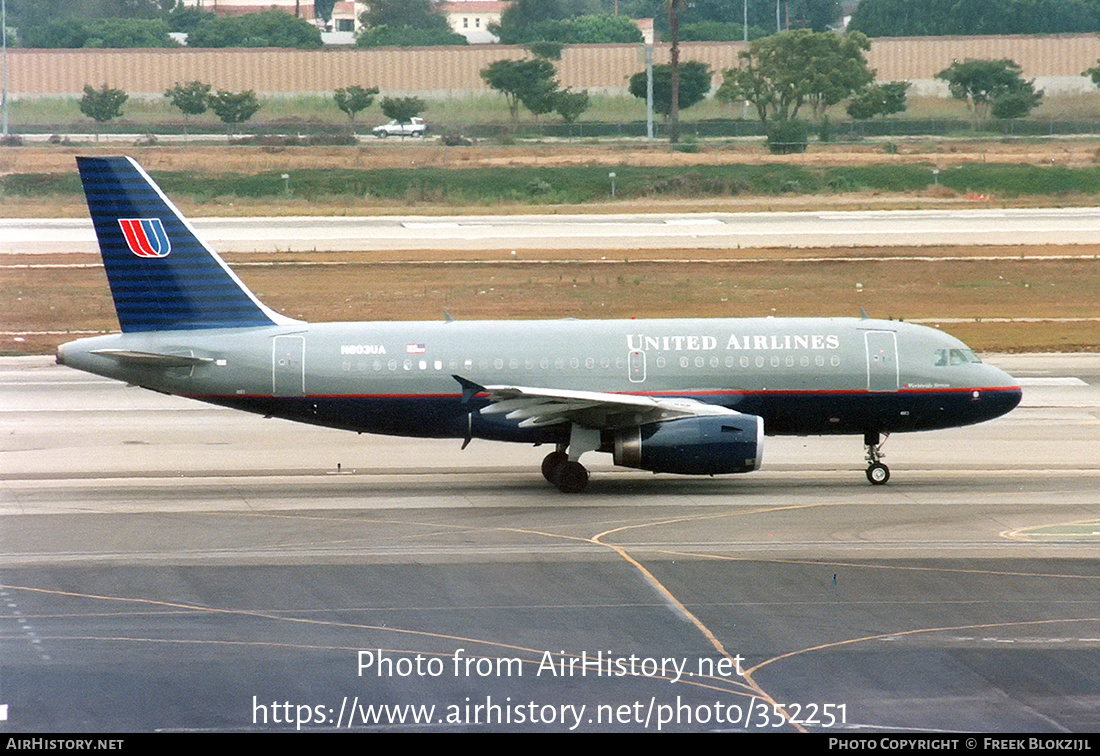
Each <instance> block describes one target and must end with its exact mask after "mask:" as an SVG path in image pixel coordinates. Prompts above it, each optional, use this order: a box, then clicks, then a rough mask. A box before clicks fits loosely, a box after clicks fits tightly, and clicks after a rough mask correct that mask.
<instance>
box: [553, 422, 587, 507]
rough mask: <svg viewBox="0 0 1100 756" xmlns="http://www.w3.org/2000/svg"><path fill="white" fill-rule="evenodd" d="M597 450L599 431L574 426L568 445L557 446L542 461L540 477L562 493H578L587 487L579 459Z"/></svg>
mask: <svg viewBox="0 0 1100 756" xmlns="http://www.w3.org/2000/svg"><path fill="white" fill-rule="evenodd" d="M599 448H600V431H599V430H597V429H595V428H583V427H581V426H579V425H576V424H574V425H573V426H572V428H571V429H570V431H569V443H568V444H558V447H557V449H555V450H554V451H552V452H550V453H549V454H547V455H546V459H544V460H542V477H544V478H546V479H547V480H548V481H550V483H552V484H553V485H555V486H557V488H558V490H559V491H561V492H562V493H567V494H574V493H580V492H581V491H583V490H584V488H585V486H587V485H588V469H587V468H586V467H585V466H584V465H582V464H581V463H580V461H579V460H580V457H581V455H582V454H584V453H585V452H590V451H596V450H597V449H599Z"/></svg>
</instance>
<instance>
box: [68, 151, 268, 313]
mask: <svg viewBox="0 0 1100 756" xmlns="http://www.w3.org/2000/svg"><path fill="white" fill-rule="evenodd" d="M76 161H77V165H78V166H79V167H80V181H81V182H82V183H83V184H84V195H85V196H86V197H87V199H88V210H89V211H90V212H91V214H92V223H93V225H94V226H95V233H96V237H98V239H99V250H100V253H101V254H102V255H103V266H104V267H105V268H106V269H107V279H108V281H109V282H110V284H111V294H112V295H113V296H114V299H115V310H116V311H117V312H118V322H119V325H120V326H121V327H122V330H123V331H131V332H132V331H168V330H191V329H196V328H247V327H251V326H268V325H274V324H276V323H284V322H288V319H286V318H283V317H281V316H279V315H278V314H276V313H275V312H273V311H271V310H270V309H268V308H267V307H265V306H264V305H263V304H262V303H261V302H260V301H259V300H258V299H256V297H255V296H254V295H253V294H252V292H250V291H249V290H248V288H247V287H246V286H245V285H244V284H243V283H241V281H240V279H238V278H237V276H236V275H234V273H233V271H231V270H230V269H229V267H228V266H227V265H226V264H225V263H224V262H223V261H222V259H221V258H220V257H218V255H217V254H216V253H215V252H214V251H213V250H211V249H210V248H209V247H207V246H206V244H204V243H203V242H202V241H201V240H200V239H199V238H198V237H197V236H196V235H195V231H194V229H192V228H191V225H190V224H189V223H188V222H187V221H186V220H184V218H183V216H182V215H180V212H179V210H177V209H176V207H175V205H173V204H172V203H171V201H169V200H168V198H167V197H165V196H164V193H163V192H161V190H160V187H158V186H157V185H156V183H154V182H153V180H152V179H151V178H149V175H148V174H147V173H146V172H145V171H143V170H142V169H141V166H139V165H138V164H137V163H136V162H134V160H132V159H131V158H127V157H110V158H87V157H78V158H77V159H76Z"/></svg>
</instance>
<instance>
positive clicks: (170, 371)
mask: <svg viewBox="0 0 1100 756" xmlns="http://www.w3.org/2000/svg"><path fill="white" fill-rule="evenodd" d="M77 160H78V164H79V168H80V177H81V181H82V182H83V185H84V192H85V194H86V196H87V200H88V208H89V210H90V212H91V216H92V221H93V224H94V226H95V232H96V236H97V237H98V240H99V246H100V251H101V253H102V255H103V264H104V267H105V268H106V272H107V277H108V280H109V282H110V286H111V293H112V295H113V297H114V302H115V309H116V311H117V313H118V321H119V325H120V326H121V330H122V332H121V333H119V334H114V335H109V336H100V337H95V338H89V339H80V340H79V341H73V342H70V343H67V344H63V345H62V346H61V347H59V349H58V354H57V359H58V362H59V363H61V364H63V365H68V366H70V367H73V368H77V369H79V370H86V371H88V372H90V373H95V374H98V375H103V376H108V377H110V378H116V379H118V380H121V381H126V382H127V383H131V384H135V385H137V386H142V387H145V388H148V389H152V390H154V391H160V392H164V393H167V394H177V395H180V396H185V397H189V398H192V399H198V400H200V401H204V402H210V403H213V404H219V405H224V406H227V407H233V408H236V409H241V410H246V411H249V412H255V413H260V414H263V415H267V416H273V417H281V418H287V419H289V420H296V421H299V422H304V423H312V424H315V425H322V426H328V427H331V428H340V429H344V430H351V431H357V432H360V433H364V432H365V433H381V434H393V435H402V436H419V437H434V438H456V439H464V444H463V445H464V446H465V444H466V443H469V441H470V440H471V439H474V438H478V439H491V440H494V441H514V442H520V443H528V444H536V445H538V444H548V445H552V446H553V447H554V451H552V452H550V454H548V455H547V456H546V458H545V460H544V461H543V463H542V473H543V475H544V476H545V477H546V479H547V480H548V481H550V482H551V483H552V484H553V485H555V486H557V488H559V489H560V490H561V491H563V492H566V493H576V492H580V491H582V490H583V489H584V488H585V486H586V485H587V483H588V471H587V469H586V468H585V467H584V466H583V465H582V464H581V461H580V459H581V457H582V455H584V454H587V453H589V452H604V453H609V454H611V455H612V459H613V460H614V463H615V464H616V465H622V466H625V467H631V468H638V469H642V470H649V471H653V472H660V473H680V474H688V475H717V474H724V473H741V472H749V471H752V470H756V469H757V468H759V467H760V464H761V460H762V455H763V451H764V437H765V436H766V435H833V434H855V435H862V436H863V442H864V445H865V447H866V458H867V462H868V467H867V477H868V479H869V480H870V481H871V483H873V484H883V483H886V481H887V480H888V479H889V477H890V471H889V469H888V468H887V467H886V465H884V464H883V463H882V461H881V456H882V454H881V443H882V440H883V439H884V437H885V436H886V435H888V434H890V433H895V432H903V431H922V430H931V429H936V428H951V427H955V426H961V425H967V424H970V423H978V422H982V421H984V420H989V419H991V418H995V417H998V416H1000V415H1003V414H1005V413H1006V412H1009V411H1010V410H1011V409H1012V408H1014V407H1015V406H1016V405H1017V404H1018V403H1019V401H1020V397H1021V391H1020V387H1019V385H1018V384H1017V382H1016V381H1014V380H1013V378H1012V377H1010V376H1009V375H1007V374H1005V373H1004V372H1002V371H1000V370H998V369H997V368H994V367H992V366H990V365H986V364H983V363H982V362H981V361H980V360H979V359H978V358H977V357H976V356H975V355H974V353H973V352H972V351H971V350H969V349H968V348H967V347H966V345H964V344H963V343H962V342H960V341H959V340H957V339H955V338H952V337H951V336H948V335H947V334H944V333H942V332H940V331H937V330H934V329H931V328H926V327H922V326H917V325H912V324H907V323H900V322H894V321H882V320H872V319H868V318H851V319H825V318H797V319H794V318H790V319H789V318H752V319H728V320H687V319H676V320H551V321H469V322H464V321H456V320H453V319H451V318H450V317H449V316H448V317H447V318H446V319H444V320H441V321H439V322H365V323H305V322H301V321H297V320H293V319H290V318H288V317H285V316H283V315H280V314H278V313H276V312H274V311H273V310H271V309H269V308H268V307H266V306H265V305H264V304H263V303H261V302H260V301H259V300H258V299H257V298H256V297H255V296H254V295H253V294H252V292H250V291H249V290H248V288H247V287H246V286H245V285H244V284H243V283H242V282H241V281H240V280H239V279H238V278H237V276H236V275H235V274H234V273H233V271H232V270H230V269H229V267H228V266H227V265H226V264H225V263H224V262H223V261H222V260H221V258H220V257H218V255H217V254H216V253H215V252H214V251H213V250H211V249H210V248H209V247H207V246H206V244H205V243H203V242H202V241H201V240H200V239H199V238H198V237H197V235H196V234H195V231H194V229H193V228H192V227H191V226H190V224H188V222H187V221H186V220H185V219H184V218H183V216H182V215H181V214H180V212H179V211H178V210H177V209H176V208H175V206H174V205H173V204H172V203H171V202H170V201H169V200H168V198H167V197H166V196H165V195H164V193H163V192H162V191H161V190H160V188H159V187H158V186H157V185H156V184H155V183H154V182H153V180H152V179H151V178H150V177H149V176H148V175H147V174H146V173H145V171H144V170H142V168H141V167H140V166H139V165H138V164H137V163H136V162H135V161H134V160H133V159H131V158H126V157H111V158H78V159H77Z"/></svg>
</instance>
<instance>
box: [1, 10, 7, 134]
mask: <svg viewBox="0 0 1100 756" xmlns="http://www.w3.org/2000/svg"><path fill="white" fill-rule="evenodd" d="M0 27H3V31H2V32H0V35H2V36H3V38H4V91H3V94H2V95H0V110H2V111H3V119H2V120H3V122H4V125H3V130H4V136H5V137H7V136H8V0H0Z"/></svg>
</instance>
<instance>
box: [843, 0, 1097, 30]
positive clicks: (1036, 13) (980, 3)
mask: <svg viewBox="0 0 1100 756" xmlns="http://www.w3.org/2000/svg"><path fill="white" fill-rule="evenodd" d="M1098 28H1100V1H1098V0H967V1H966V2H960V0H921V2H919V3H918V2H913V0H861V2H860V4H859V7H858V8H857V9H856V10H855V12H854V13H853V14H852V20H851V23H850V25H849V29H852V30H855V31H860V32H863V33H864V34H866V35H868V36H870V37H918V36H928V35H935V36H947V35H972V34H990V35H993V34H1065V33H1074V32H1088V33H1094V32H1096V30H1097V29H1098Z"/></svg>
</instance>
